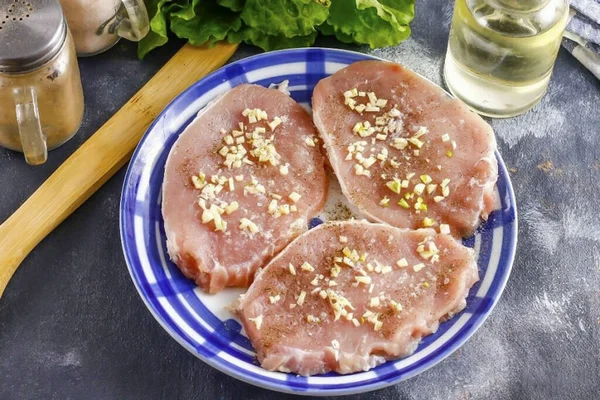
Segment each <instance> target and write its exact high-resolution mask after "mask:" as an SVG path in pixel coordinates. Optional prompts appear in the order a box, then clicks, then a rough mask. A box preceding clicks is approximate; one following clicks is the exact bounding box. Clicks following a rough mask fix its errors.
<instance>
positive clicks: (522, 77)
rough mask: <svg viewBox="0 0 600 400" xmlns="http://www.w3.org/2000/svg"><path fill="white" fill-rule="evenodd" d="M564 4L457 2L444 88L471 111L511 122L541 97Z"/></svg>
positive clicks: (556, 0)
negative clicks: (508, 119)
mask: <svg viewBox="0 0 600 400" xmlns="http://www.w3.org/2000/svg"><path fill="white" fill-rule="evenodd" d="M568 13H569V2H568V0H456V5H455V7H454V16H453V20H452V27H451V28H450V38H449V42H448V52H447V53H446V62H445V65H444V78H445V81H446V86H447V87H448V89H449V90H450V92H452V94H454V95H455V96H456V97H458V98H459V99H461V100H463V101H464V102H465V103H466V104H467V105H468V106H469V107H471V108H472V109H473V110H474V111H476V112H478V113H480V114H483V115H487V116H490V117H510V116H514V115H518V114H522V113H524V112H526V111H528V110H529V109H530V108H532V107H533V106H534V105H535V104H537V102H539V101H540V100H541V98H542V97H543V95H544V94H545V93H546V89H547V87H548V83H549V81H550V76H551V74H552V69H553V67H554V62H555V60H556V56H557V54H558V50H559V48H560V44H561V40H562V35H563V31H564V29H565V27H566V24H567V19H568Z"/></svg>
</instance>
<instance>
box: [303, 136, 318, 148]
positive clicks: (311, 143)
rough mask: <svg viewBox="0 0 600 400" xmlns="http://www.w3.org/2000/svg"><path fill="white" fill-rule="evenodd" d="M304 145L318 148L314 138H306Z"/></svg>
mask: <svg viewBox="0 0 600 400" xmlns="http://www.w3.org/2000/svg"><path fill="white" fill-rule="evenodd" d="M304 143H306V145H307V146H310V147H315V146H316V144H315V139H314V138H312V137H306V139H304Z"/></svg>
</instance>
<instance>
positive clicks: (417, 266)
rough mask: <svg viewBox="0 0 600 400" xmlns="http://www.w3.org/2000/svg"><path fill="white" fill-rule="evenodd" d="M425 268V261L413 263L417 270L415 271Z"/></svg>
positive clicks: (414, 269)
mask: <svg viewBox="0 0 600 400" xmlns="http://www.w3.org/2000/svg"><path fill="white" fill-rule="evenodd" d="M423 268H425V264H423V263H419V264H415V265H413V271H415V272H419V271H420V270H422V269H423Z"/></svg>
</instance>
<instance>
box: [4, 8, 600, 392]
mask: <svg viewBox="0 0 600 400" xmlns="http://www.w3.org/2000/svg"><path fill="white" fill-rule="evenodd" d="M441 3H442V2H437V1H434V0H429V1H425V0H423V1H420V2H418V7H417V18H416V20H415V22H414V24H413V28H414V32H413V36H412V38H411V39H410V40H409V41H407V42H405V43H404V44H402V45H401V46H399V47H398V48H396V49H386V50H380V51H376V52H374V53H375V54H377V55H380V56H382V57H385V58H388V59H391V60H394V61H398V62H401V63H404V64H405V65H407V66H409V67H411V68H413V69H414V70H416V71H417V72H419V73H421V74H423V75H425V76H427V77H428V78H430V79H432V80H434V81H436V82H438V83H440V81H441V67H442V63H443V57H444V53H445V50H446V43H447V35H448V25H449V20H450V13H451V7H452V5H451V4H450V2H448V4H444V5H443V6H442V5H441ZM323 44H325V45H335V44H334V43H332V42H331V41H325V42H323ZM178 45H179V44H177V43H172V44H170V45H169V46H168V47H166V48H164V49H161V50H159V51H156V52H154V53H153V54H151V55H150V56H149V57H148V58H147V59H146V60H144V61H143V62H141V61H138V60H137V59H136V58H135V46H134V45H132V44H130V43H125V42H121V43H120V44H118V45H117V46H116V47H115V48H113V49H112V50H110V51H109V52H107V53H105V54H103V55H101V56H98V57H94V58H89V59H83V60H81V70H82V75H83V84H84V88H85V95H86V107H87V108H86V112H85V119H84V123H83V126H82V128H81V131H80V132H79V133H78V135H77V136H76V137H75V138H74V139H73V140H71V141H70V142H69V143H67V144H66V145H65V146H63V147H61V148H60V149H57V150H55V151H53V152H51V153H50V160H49V162H48V163H47V164H45V165H44V166H41V167H35V168H33V167H29V166H27V165H26V164H25V162H24V160H23V158H22V156H21V155H20V154H17V153H14V152H10V151H7V150H3V149H0V221H3V220H4V219H6V218H7V217H8V216H9V215H10V214H11V213H12V212H13V211H14V210H15V209H17V208H18V207H19V205H20V204H21V203H22V202H23V201H24V200H25V199H26V198H27V197H28V196H29V195H30V194H31V193H32V192H33V191H34V190H35V189H36V188H37V187H38V186H39V185H40V184H41V183H42V182H43V181H44V180H45V179H46V178H47V177H48V176H49V175H50V174H51V173H52V172H53V171H54V170H55V169H56V168H57V167H58V166H59V165H60V164H61V163H62V162H63V161H64V160H65V159H66V158H67V157H68V156H69V155H70V154H71V153H73V151H74V150H75V149H77V148H78V147H79V146H80V145H81V144H82V143H83V142H84V141H85V140H86V138H88V137H89V136H90V135H91V134H92V133H93V132H94V131H95V130H96V129H97V128H99V127H100V126H101V125H102V124H103V123H104V122H105V121H106V120H107V119H108V118H109V117H110V116H111V115H112V114H113V113H114V112H115V111H116V110H118V109H119V108H120V107H121V106H122V105H123V104H124V103H125V102H126V101H127V99H129V98H130V97H131V95H132V94H133V93H135V92H136V91H137V90H138V89H139V88H140V87H141V86H142V85H143V84H144V82H146V81H147V80H148V79H149V78H150V77H151V76H152V75H153V74H154V73H155V72H156V71H157V70H158V68H159V67H160V66H161V65H162V64H164V63H165V62H166V61H167V59H168V58H169V57H170V56H171V55H172V54H173V53H174V52H175V51H176V50H177V47H178ZM355 49H356V48H355ZM356 50H360V51H369V50H368V49H364V48H361V49H356ZM254 52H255V50H254V49H251V48H248V47H243V48H242V49H241V50H240V51H239V52H238V54H237V55H236V56H235V58H241V57H244V56H247V55H249V54H252V53H254ZM492 125H493V127H494V128H495V130H496V134H497V137H498V143H499V147H500V152H501V153H502V156H503V157H504V159H505V161H506V164H507V166H508V167H509V168H510V170H511V178H512V181H513V184H514V187H515V191H516V195H517V203H518V208H519V213H520V215H519V223H520V232H519V247H518V252H517V257H516V260H515V264H514V269H513V274H512V276H511V278H510V280H509V282H508V286H507V288H506V291H505V293H504V295H503V296H502V299H501V300H500V302H499V304H498V306H497V307H496V309H495V310H494V312H493V313H492V315H491V317H490V318H489V319H488V320H487V321H486V323H485V324H484V325H483V326H482V328H481V329H480V330H479V331H478V332H477V333H476V334H475V335H474V336H473V337H472V338H471V339H470V340H469V341H468V342H467V343H466V344H465V345H464V346H463V347H462V348H461V349H460V350H458V351H457V352H456V353H454V354H453V355H452V356H450V357H449V358H448V359H446V360H445V361H443V362H442V363H440V364H439V365H437V366H436V367H434V368H432V369H430V370H428V371H426V372H425V373H423V374H421V375H419V376H418V377H416V378H413V379H411V380H408V381H406V382H402V383H400V384H398V385H395V386H393V387H390V388H387V389H384V390H380V391H377V392H374V393H370V394H364V395H357V396H355V397H351V398H354V399H381V400H384V399H385V400H388V399H441V400H443V399H560V400H563V399H599V398H600V289H599V288H600V213H599V209H600V83H599V82H598V81H596V80H595V79H594V78H593V76H592V75H591V74H590V73H589V72H587V71H586V70H584V69H583V68H582V67H580V66H579V65H578V64H577V62H576V61H575V60H574V59H573V58H572V57H571V56H570V55H569V54H568V53H567V52H566V51H561V53H560V55H559V58H558V61H557V64H556V69H555V74H554V77H553V80H552V82H551V84H550V89H549V93H548V95H547V96H546V97H545V98H544V99H543V101H542V103H541V104H539V105H538V106H537V107H536V108H535V109H534V110H533V111H531V112H529V113H528V114H526V115H524V116H521V117H518V118H513V119H508V120H497V121H492ZM123 178H124V170H121V171H120V172H119V173H117V174H116V175H115V177H113V178H112V179H111V180H109V181H108V183H107V184H106V185H104V187H102V188H101V189H100V190H99V191H98V192H97V193H96V194H95V195H94V196H93V197H92V198H91V199H90V200H89V201H88V202H86V203H85V204H84V205H83V206H82V207H81V208H80V209H79V210H77V211H76V212H75V213H74V214H73V215H72V216H71V217H69V218H68V219H67V220H66V221H65V222H64V223H63V224H62V225H61V226H59V227H58V228H57V229H56V230H55V231H54V232H53V233H52V234H51V235H50V236H49V237H48V238H47V239H46V240H44V241H43V242H42V243H41V244H40V245H39V246H38V248H37V249H36V250H35V251H34V252H33V253H32V254H31V255H30V256H29V257H28V258H27V259H26V260H25V262H24V263H23V265H22V266H21V268H20V269H19V270H18V271H17V273H16V274H15V276H14V278H13V280H12V282H11V283H10V285H9V287H8V289H7V291H6V293H5V295H4V297H3V298H2V299H1V300H0V399H3V400H12V399H19V400H20V399H23V400H25V399H210V400H212V399H256V400H258V399H282V398H292V397H293V396H284V395H280V394H276V393H272V392H269V391H266V390H263V389H259V388H256V387H253V386H251V385H248V384H245V383H242V382H238V381H237V380H235V379H233V378H230V377H228V376H226V375H224V374H222V373H221V372H218V371H216V370H214V369H212V368H211V367H209V366H208V365H206V364H204V363H203V362H202V361H200V360H199V359H197V358H195V357H194V356H193V355H191V354H190V353H188V352H187V351H186V350H184V349H183V348H182V347H181V346H179V345H178V344H177V343H176V342H175V341H174V340H173V339H171V338H170V337H169V335H168V334H167V333H166V332H164V331H163V330H162V328H161V327H160V326H159V324H158V323H157V322H156V321H155V320H154V319H153V318H152V316H151V315H150V313H149V312H148V311H147V310H146V308H145V306H144V304H143V303H142V300H141V299H140V298H139V296H138V294H137V292H136V290H135V288H134V286H133V283H132V282H131V279H130V277H129V274H128V272H127V268H126V266H125V261H124V259H123V255H122V253H121V244H120V239H119V230H118V204H119V198H120V192H121V184H122V182H123Z"/></svg>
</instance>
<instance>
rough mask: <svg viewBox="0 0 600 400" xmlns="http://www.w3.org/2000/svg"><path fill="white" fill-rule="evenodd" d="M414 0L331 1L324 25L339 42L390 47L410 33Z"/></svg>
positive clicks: (413, 13)
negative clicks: (348, 41) (332, 31)
mask: <svg viewBox="0 0 600 400" xmlns="http://www.w3.org/2000/svg"><path fill="white" fill-rule="evenodd" d="M414 15H415V2H414V0H334V1H333V2H332V3H331V7H330V8H329V17H328V18H327V24H328V25H330V26H331V27H332V28H333V30H334V32H335V35H336V37H337V38H338V39H339V40H341V41H347V40H348V39H349V38H352V41H353V42H355V43H361V44H368V45H369V46H371V48H377V47H386V46H393V45H396V44H398V43H400V42H402V41H403V40H404V39H406V38H407V37H408V36H409V35H410V27H409V26H408V24H409V23H410V22H411V21H412V19H413V18H414Z"/></svg>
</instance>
